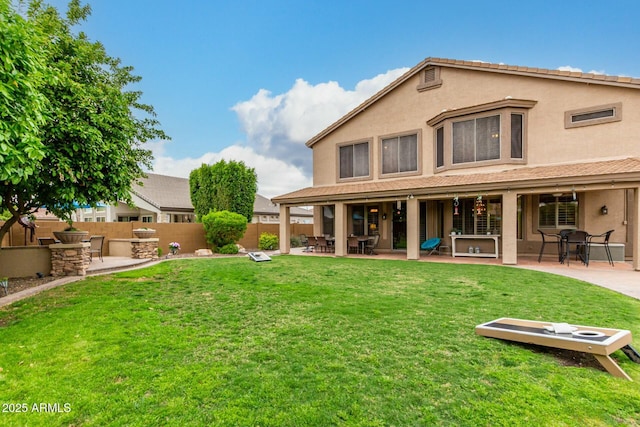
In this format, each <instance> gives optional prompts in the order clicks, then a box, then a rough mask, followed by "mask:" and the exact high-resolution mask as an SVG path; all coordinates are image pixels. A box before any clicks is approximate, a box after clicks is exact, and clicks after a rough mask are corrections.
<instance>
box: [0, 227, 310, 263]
mask: <svg viewBox="0 0 640 427" xmlns="http://www.w3.org/2000/svg"><path fill="white" fill-rule="evenodd" d="M2 223H3V222H2V221H0V224H2ZM36 225H37V228H36V232H35V235H34V237H33V241H31V238H30V237H31V236H30V231H29V230H26V232H25V229H24V228H23V227H22V226H21V225H19V224H14V226H13V227H12V228H11V230H10V231H9V233H7V234H6V235H5V236H4V238H3V239H2V247H5V246H12V247H15V246H37V245H38V239H37V238H38V237H54V236H53V232H54V231H62V230H64V229H65V228H66V227H67V224H66V223H65V222H60V221H37V222H36ZM74 226H75V227H77V228H78V229H80V230H85V231H88V232H89V235H99V236H105V239H104V246H103V255H104V256H109V239H131V238H134V237H135V236H134V235H133V230H134V229H136V228H143V227H148V228H153V229H154V230H156V233H155V235H154V236H153V237H157V238H159V239H160V241H159V242H158V247H159V248H160V249H162V253H163V254H166V253H168V252H169V243H170V242H178V243H180V247H181V249H180V252H183V253H193V252H195V251H196V250H197V249H207V248H209V245H208V244H207V242H206V240H205V237H204V228H203V226H202V224H199V223H168V224H166V223H146V222H145V223H143V222H140V221H135V222H77V223H74ZM265 232H266V233H272V234H275V235H276V236H277V235H278V234H279V225H278V224H260V223H258V224H247V231H246V232H245V233H244V236H243V237H242V239H240V241H239V242H238V244H240V245H241V246H243V247H244V248H245V249H247V250H256V249H258V241H259V239H260V234H262V233H265ZM300 234H307V235H312V234H313V224H291V235H292V236H298V235H300Z"/></svg>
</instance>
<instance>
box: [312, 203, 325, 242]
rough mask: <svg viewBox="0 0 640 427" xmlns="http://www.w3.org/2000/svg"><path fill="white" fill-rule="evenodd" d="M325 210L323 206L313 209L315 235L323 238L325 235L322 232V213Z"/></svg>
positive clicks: (316, 206)
mask: <svg viewBox="0 0 640 427" xmlns="http://www.w3.org/2000/svg"><path fill="white" fill-rule="evenodd" d="M323 210H324V206H323V205H315V206H314V207H313V235H314V236H321V235H322V234H323V230H322V220H323V218H322V213H323Z"/></svg>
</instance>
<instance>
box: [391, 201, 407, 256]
mask: <svg viewBox="0 0 640 427" xmlns="http://www.w3.org/2000/svg"><path fill="white" fill-rule="evenodd" d="M391 233H392V237H393V239H392V247H391V248H392V249H407V203H406V202H401V201H397V202H395V204H394V206H393V221H392V222H391Z"/></svg>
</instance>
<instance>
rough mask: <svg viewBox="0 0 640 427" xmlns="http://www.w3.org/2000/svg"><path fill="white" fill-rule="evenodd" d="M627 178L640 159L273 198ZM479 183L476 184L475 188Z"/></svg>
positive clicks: (639, 172) (636, 175) (636, 174)
mask: <svg viewBox="0 0 640 427" xmlns="http://www.w3.org/2000/svg"><path fill="white" fill-rule="evenodd" d="M627 178H630V179H634V180H640V159H639V158H626V159H617V160H604V161H598V162H584V163H574V164H562V165H550V166H535V167H524V168H518V169H509V170H504V171H498V172H485V173H474V174H460V175H433V176H425V177H415V178H405V179H401V180H385V181H367V182H361V183H354V184H340V185H327V186H322V187H307V188H303V189H302V190H298V191H294V192H291V193H288V194H284V195H282V196H278V197H274V198H273V199H272V200H274V202H278V203H285V202H286V203H299V204H302V203H305V204H308V203H312V202H324V201H326V200H327V199H328V198H329V197H330V198H331V200H341V199H342V200H349V199H352V198H353V197H354V196H357V197H366V196H368V195H376V196H389V197H397V196H406V195H407V193H409V192H411V193H412V194H414V195H422V194H429V193H443V192H448V191H450V192H455V191H462V192H464V191H466V192H473V191H475V190H476V189H480V188H481V189H482V190H483V191H487V190H490V189H492V188H495V189H504V188H513V189H514V190H515V189H519V188H532V187H535V186H539V187H544V186H547V187H548V186H550V185H565V186H566V185H568V184H569V185H576V186H578V185H580V184H582V183H583V181H585V180H587V181H588V182H589V183H592V184H593V183H596V182H600V183H611V185H612V186H613V185H614V184H615V183H616V182H620V181H621V180H626V179H627ZM476 187H477V188H476Z"/></svg>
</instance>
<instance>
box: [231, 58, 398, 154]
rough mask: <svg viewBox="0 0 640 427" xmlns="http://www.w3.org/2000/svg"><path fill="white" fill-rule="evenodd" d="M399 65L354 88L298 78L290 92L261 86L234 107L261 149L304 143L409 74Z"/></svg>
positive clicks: (248, 132)
mask: <svg viewBox="0 0 640 427" xmlns="http://www.w3.org/2000/svg"><path fill="white" fill-rule="evenodd" d="M407 70H408V69H407V68H398V69H395V70H390V71H387V72H386V73H384V74H380V75H377V76H375V77H373V78H372V79H367V80H362V81H360V82H359V83H358V84H357V85H356V87H355V89H354V90H346V89H344V88H342V87H341V86H340V85H339V84H338V83H337V82H333V81H331V82H328V83H320V84H317V85H311V84H310V83H308V82H307V81H305V80H303V79H297V80H296V82H295V83H294V85H293V86H292V87H291V89H289V91H288V92H286V93H284V94H280V95H275V96H272V94H271V92H269V91H268V90H266V89H260V90H259V91H258V93H256V94H255V95H254V96H253V97H252V98H251V99H250V100H248V101H243V102H239V103H238V104H236V105H235V106H233V108H232V109H233V111H235V112H236V114H237V115H238V119H239V120H240V124H241V125H242V127H243V129H244V131H245V133H246V134H247V142H248V143H249V145H251V146H256V148H257V149H258V150H269V149H271V148H272V146H273V145H274V144H278V143H282V142H286V143H293V144H298V145H303V144H304V143H305V142H306V141H307V140H309V139H311V137H313V136H314V135H316V134H317V133H318V132H320V131H321V130H323V129H324V128H326V127H327V126H329V125H330V124H331V123H333V122H334V121H336V120H338V119H339V118H340V117H342V116H343V115H344V114H346V113H347V112H349V111H350V110H352V109H353V108H355V107H356V106H358V105H359V104H360V103H362V102H363V101H364V100H366V99H367V98H369V97H371V96H372V95H373V94H375V93H376V92H377V91H379V90H380V89H382V88H383V87H385V86H386V85H388V84H389V83H391V82H392V81H394V80H395V79H397V78H398V77H399V76H400V75H402V74H403V73H405V72H406V71H407Z"/></svg>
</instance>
